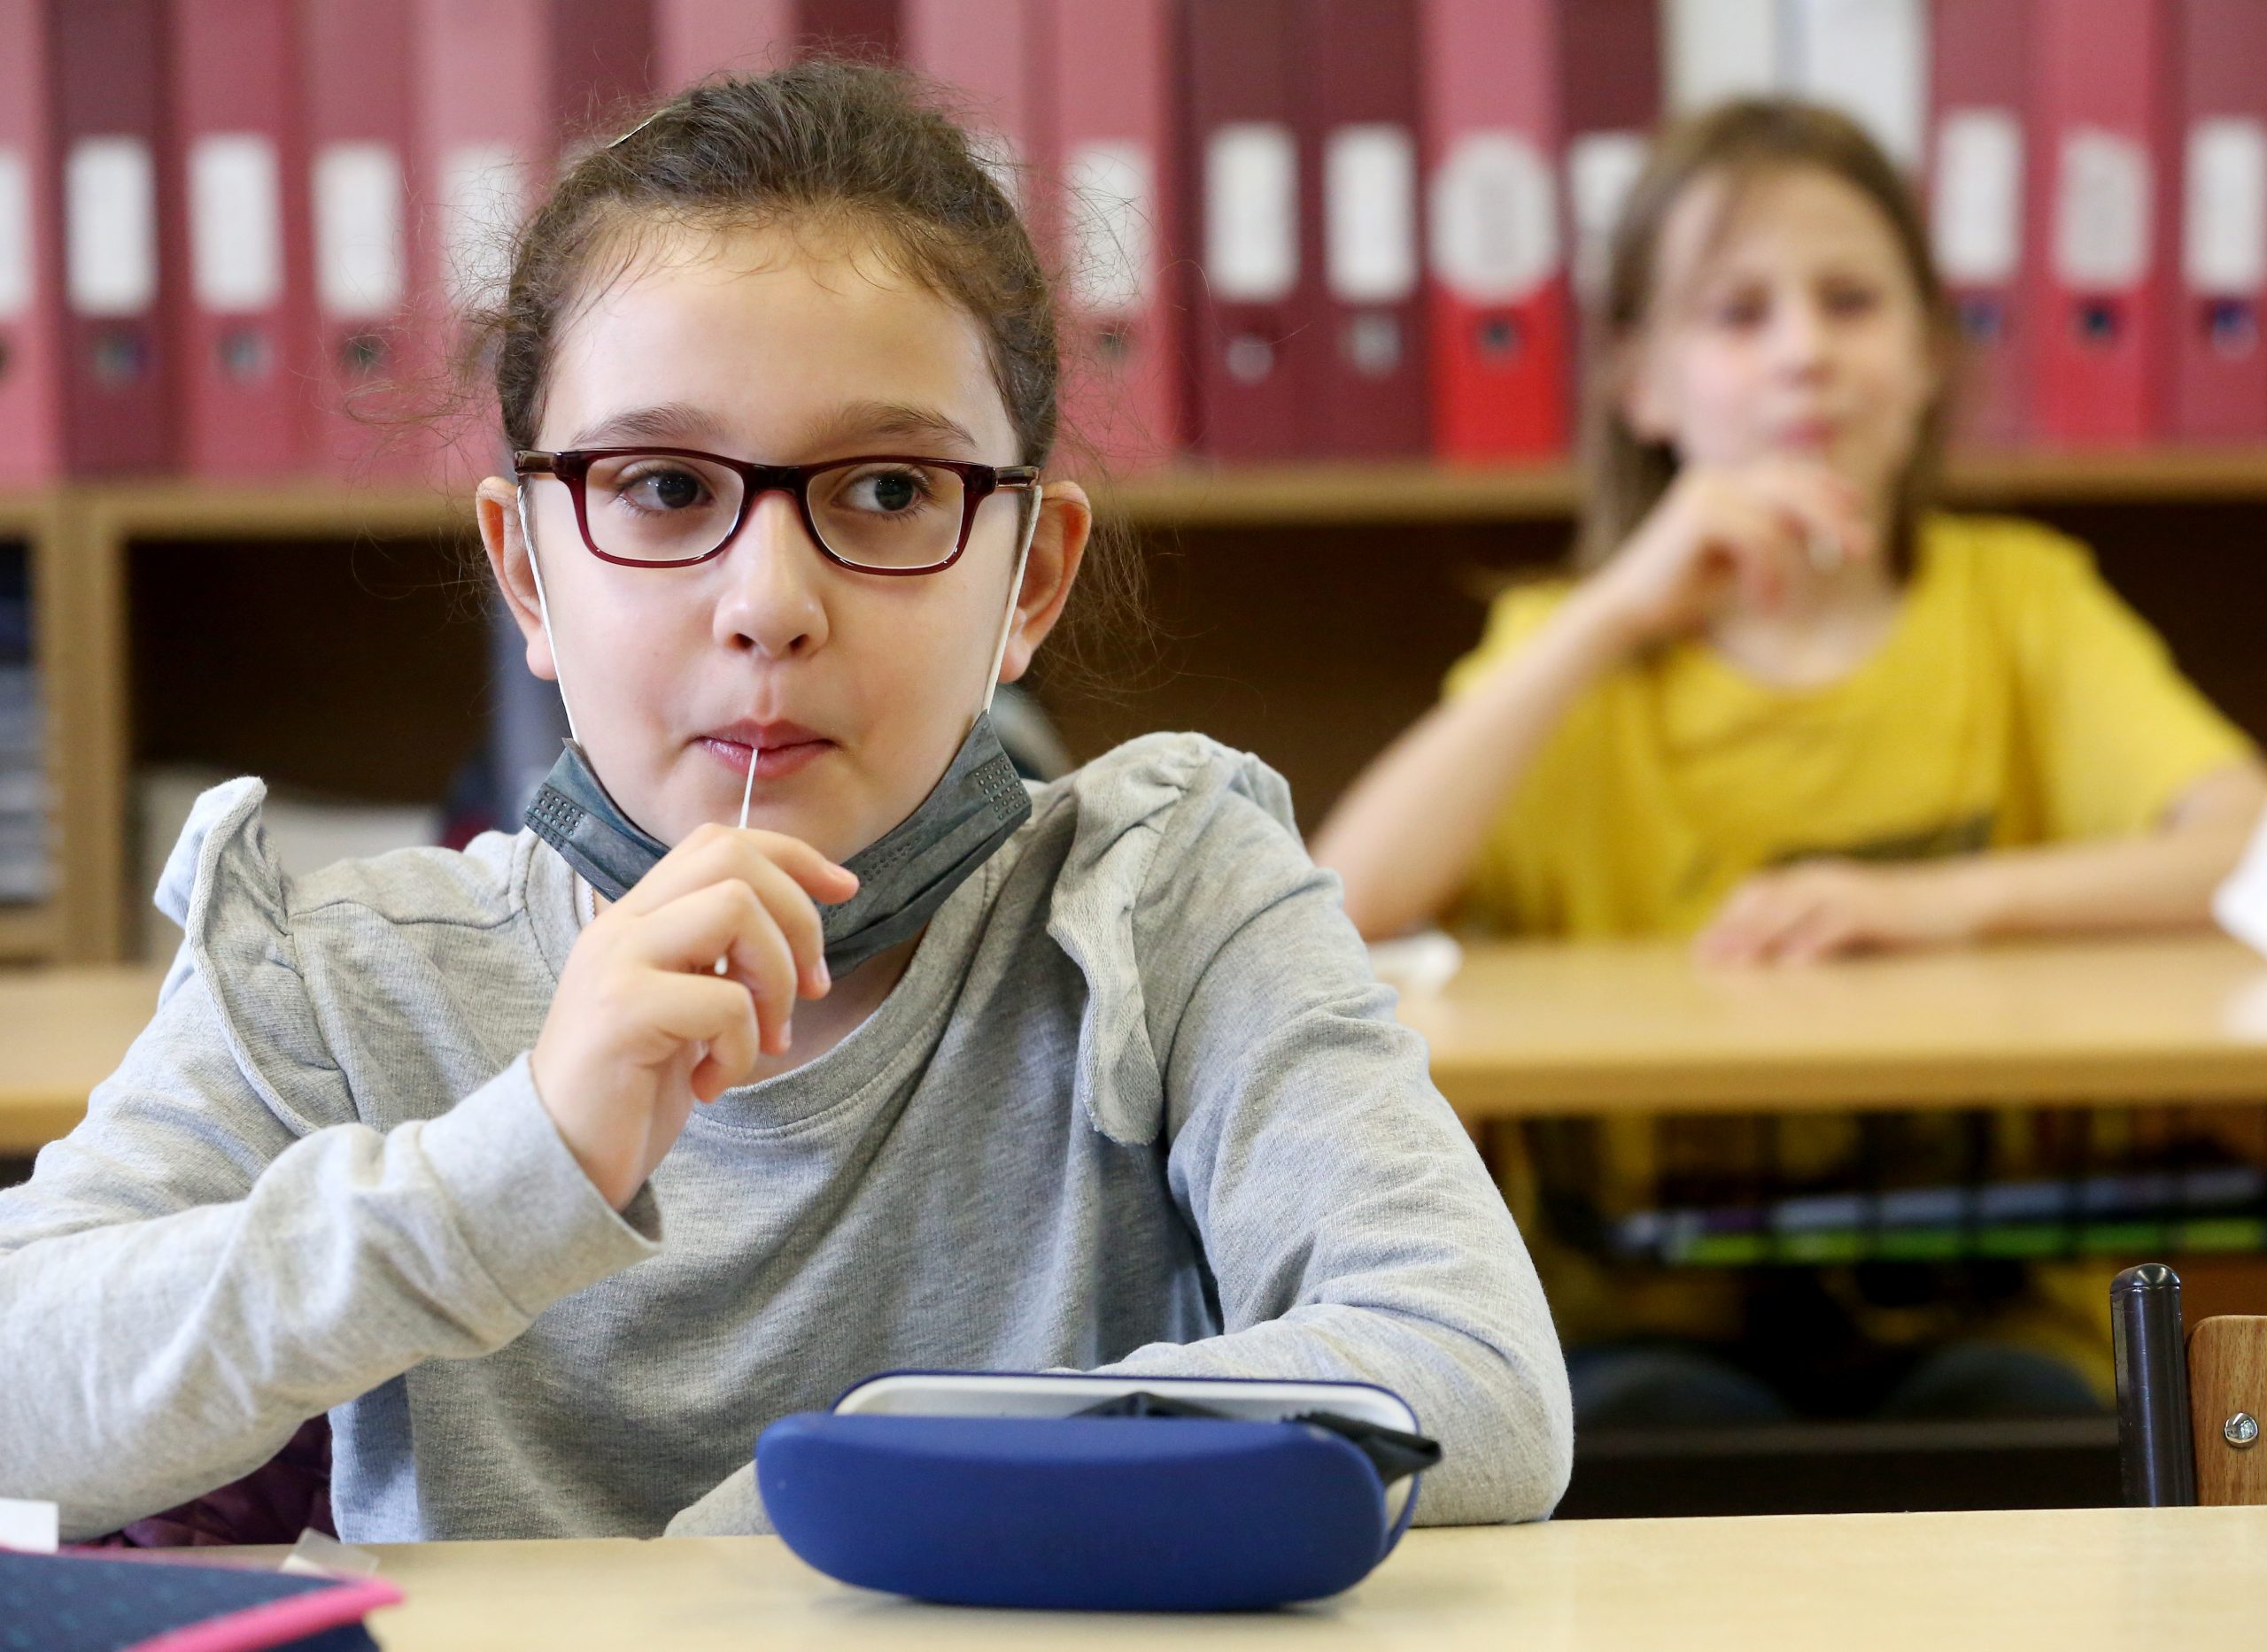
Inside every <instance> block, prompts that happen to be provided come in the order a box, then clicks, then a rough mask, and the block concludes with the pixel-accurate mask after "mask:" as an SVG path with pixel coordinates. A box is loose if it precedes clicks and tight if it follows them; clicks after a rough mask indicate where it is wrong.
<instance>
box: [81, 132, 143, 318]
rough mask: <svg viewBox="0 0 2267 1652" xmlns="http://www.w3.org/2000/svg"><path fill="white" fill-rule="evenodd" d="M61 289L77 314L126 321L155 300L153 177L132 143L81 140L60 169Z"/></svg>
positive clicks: (137, 144)
mask: <svg viewBox="0 0 2267 1652" xmlns="http://www.w3.org/2000/svg"><path fill="white" fill-rule="evenodd" d="M63 188H64V198H65V201H66V207H65V223H66V232H65V253H64V266H65V278H64V287H65V290H66V293H67V295H68V296H69V298H70V301H71V307H72V308H73V309H74V310H75V311H76V312H77V313H79V314H81V315H84V316H96V317H117V318H124V317H131V316H138V315H143V314H145V313H148V311H149V309H150V306H151V305H153V304H154V303H156V302H157V297H158V178H157V171H156V168H155V166H153V164H152V163H151V158H150V146H149V145H148V144H147V143H143V141H142V140H141V139H140V138H135V137H93V138H83V139H81V141H80V142H79V143H75V144H74V145H73V146H72V150H71V158H70V162H69V164H68V165H67V166H66V167H65V169H64V183H63Z"/></svg>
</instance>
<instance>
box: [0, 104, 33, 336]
mask: <svg viewBox="0 0 2267 1652" xmlns="http://www.w3.org/2000/svg"><path fill="white" fill-rule="evenodd" d="M32 233H33V232H32V171H31V168H30V167H29V166H27V165H26V164H25V162H24V155H23V151H21V150H19V149H15V148H13V147H0V321H13V320H19V319H20V318H21V317H22V316H24V315H25V314H26V313H28V312H29V311H30V309H31V307H32V297H33V295H34V293H35V291H36V290H37V289H36V288H35V286H34V285H33V282H34V280H35V277H34V274H33V272H34V271H35V269H37V267H38V263H37V260H36V259H35V258H34V257H33V252H32Z"/></svg>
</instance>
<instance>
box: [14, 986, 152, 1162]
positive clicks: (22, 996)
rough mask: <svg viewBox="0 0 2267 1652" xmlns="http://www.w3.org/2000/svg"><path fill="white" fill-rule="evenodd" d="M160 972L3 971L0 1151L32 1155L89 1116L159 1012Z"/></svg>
mask: <svg viewBox="0 0 2267 1652" xmlns="http://www.w3.org/2000/svg"><path fill="white" fill-rule="evenodd" d="M164 978H165V972H164V971H163V970H158V969H143V968H138V967H135V968H103V967H93V968H83V969H77V968H74V969H24V970H11V971H6V972H0V1154H9V1155H15V1154H21V1155H24V1156H29V1155H30V1154H35V1153H36V1152H38V1151H39V1150H40V1148H42V1147H43V1146H46V1145H47V1144H48V1143H49V1142H50V1141H53V1140H54V1139H56V1138H57V1137H58V1136H62V1135H66V1134H68V1133H69V1131H70V1130H71V1127H72V1126H73V1125H74V1124H76V1123H78V1122H79V1121H80V1120H81V1118H83V1117H84V1116H85V1115H86V1112H87V1092H89V1091H90V1090H92V1089H93V1088H94V1087H95V1086H96V1085H98V1084H100V1083H101V1082H102V1081H103V1080H104V1079H105V1078H107V1077H110V1075H111V1073H112V1071H113V1070H114V1069H116V1068H117V1066H118V1063H119V1058H120V1057H121V1056H123V1055H124V1054H126V1046H128V1045H129V1044H131V1043H133V1042H134V1035H135V1033H137V1032H139V1031H142V1029H143V1027H145V1026H147V1025H148V1024H149V1021H150V1017H151V1015H153V1014H155V1013H156V1011H157V1007H158V984H159V982H160V981H162V980H163V979H164Z"/></svg>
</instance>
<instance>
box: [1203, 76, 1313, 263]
mask: <svg viewBox="0 0 2267 1652" xmlns="http://www.w3.org/2000/svg"><path fill="white" fill-rule="evenodd" d="M1298 181H1299V160H1298V146H1297V144H1296V142H1295V140H1294V139H1293V138H1292V135H1291V129H1290V127H1287V126H1284V125H1282V124H1281V123H1280V122H1277V121H1272V120H1246V121H1236V122H1232V123H1230V124H1229V125H1226V126H1223V127H1220V128H1219V130H1218V131H1216V132H1214V133H1213V134H1212V137H1211V142H1210V143H1208V144H1207V145H1206V146H1205V151H1204V270H1205V274H1207V276H1209V277H1210V279H1211V285H1212V293H1213V296H1214V297H1217V298H1221V299H1225V300H1226V301H1228V302H1230V303H1234V304H1274V303H1279V302H1281V300H1282V299H1285V298H1288V297H1290V295H1291V290H1292V289H1293V287H1295V286H1296V284H1297V282H1298V277H1299V191H1298Z"/></svg>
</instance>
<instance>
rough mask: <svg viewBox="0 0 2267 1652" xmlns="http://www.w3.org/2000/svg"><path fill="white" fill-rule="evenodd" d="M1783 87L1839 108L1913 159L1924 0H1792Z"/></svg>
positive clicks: (1925, 63)
mask: <svg viewBox="0 0 2267 1652" xmlns="http://www.w3.org/2000/svg"><path fill="white" fill-rule="evenodd" d="M1788 21H1789V22H1790V23H1791V26H1792V29H1791V32H1792V34H1793V36H1794V38H1793V40H1792V42H1791V47H1792V51H1791V56H1792V58H1793V59H1794V63H1793V73H1792V75H1791V77H1790V78H1791V85H1790V87H1789V89H1790V90H1792V91H1795V92H1799V93H1800V94H1801V95H1802V96H1806V97H1809V98H1814V99H1815V100H1816V101H1818V102H1819V103H1822V104H1830V105H1832V106H1833V107H1835V108H1837V109H1839V110H1841V111H1842V112H1844V113H1845V114H1847V115H1848V116H1849V117H1850V118H1851V119H1852V120H1855V121H1857V122H1858V124H1859V125H1861V126H1862V127H1865V128H1866V130H1867V131H1868V132H1869V133H1871V134H1872V135H1873V137H1874V141H1875V142H1876V143H1879V144H1880V145H1881V146H1882V148H1883V149H1884V150H1886V151H1888V152H1889V157H1890V158H1891V159H1892V160H1894V161H1895V162H1896V163H1897V164H1898V165H1899V166H1906V167H1911V166H1918V165H1919V164H1920V161H1921V133H1922V129H1923V126H1924V125H1925V123H1926V119H1927V117H1926V115H1925V113H1924V112H1925V110H1926V109H1927V107H1928V102H1929V91H1928V82H1929V58H1928V48H1927V34H1928V8H1927V7H1926V5H1924V4H1923V0H1795V4H1794V9H1793V11H1792V12H1791V15H1790V17H1789V19H1788Z"/></svg>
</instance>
